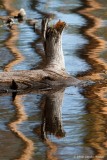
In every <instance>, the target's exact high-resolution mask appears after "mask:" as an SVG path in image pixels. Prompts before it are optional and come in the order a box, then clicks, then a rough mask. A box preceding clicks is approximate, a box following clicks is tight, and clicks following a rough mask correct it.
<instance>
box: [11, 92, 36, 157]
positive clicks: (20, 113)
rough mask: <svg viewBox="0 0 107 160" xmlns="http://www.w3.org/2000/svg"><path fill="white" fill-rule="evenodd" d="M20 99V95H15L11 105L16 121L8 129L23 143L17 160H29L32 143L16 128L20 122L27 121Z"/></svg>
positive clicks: (32, 148)
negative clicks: (14, 110) (13, 107)
mask: <svg viewBox="0 0 107 160" xmlns="http://www.w3.org/2000/svg"><path fill="white" fill-rule="evenodd" d="M22 98H23V96H22V95H17V96H16V97H15V100H14V102H13V104H14V106H15V107H16V120H15V121H13V122H11V123H10V124H9V127H10V129H11V131H12V132H13V133H14V134H15V135H16V136H18V137H19V138H20V139H21V140H22V141H23V142H24V145H25V147H24V149H23V151H22V154H21V155H20V158H18V159H17V160H30V159H31V157H32V155H33V151H34V143H33V141H32V140H30V139H29V138H27V137H26V136H25V135H24V134H23V133H22V132H21V131H19V130H18V127H17V125H18V124H21V123H22V122H24V121H26V120H27V115H26V113H25V111H24V106H23V101H22Z"/></svg>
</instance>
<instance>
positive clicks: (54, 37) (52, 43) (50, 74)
mask: <svg viewBox="0 0 107 160" xmlns="http://www.w3.org/2000/svg"><path fill="white" fill-rule="evenodd" d="M48 23H49V22H48V19H43V20H42V27H41V33H42V39H43V46H44V52H45V57H46V63H45V64H46V65H45V67H44V68H43V69H37V70H28V71H10V72H1V73H0V91H1V92H2V91H10V92H11V90H25V89H28V88H35V89H44V88H47V87H48V88H54V87H55V86H61V85H62V86H64V85H67V86H69V85H76V84H78V83H80V81H79V80H77V79H76V78H74V77H72V76H70V75H69V74H68V73H67V72H66V70H65V63H64V55H63V50H62V32H63V29H64V28H65V26H66V24H65V22H61V21H59V22H57V23H56V24H55V25H53V26H52V27H49V25H48ZM16 86H17V87H16Z"/></svg>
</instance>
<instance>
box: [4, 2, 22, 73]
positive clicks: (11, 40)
mask: <svg viewBox="0 0 107 160" xmlns="http://www.w3.org/2000/svg"><path fill="white" fill-rule="evenodd" d="M13 2H14V0H11V1H9V0H4V1H3V4H4V7H5V10H6V11H7V12H8V13H9V16H15V15H17V13H18V11H17V10H16V8H14V7H12V3H13ZM18 36H19V31H18V27H17V26H16V25H14V27H13V28H12V29H11V30H10V36H9V37H8V39H7V40H6V42H5V45H6V47H7V48H8V49H9V50H10V51H11V53H12V54H13V55H14V56H15V59H14V60H12V61H11V62H10V63H9V64H7V65H6V66H5V68H4V71H10V70H12V67H13V66H15V65H16V64H19V63H20V62H21V61H23V60H24V57H23V56H22V54H21V53H20V51H19V50H18V49H17V47H16V43H17V40H18Z"/></svg>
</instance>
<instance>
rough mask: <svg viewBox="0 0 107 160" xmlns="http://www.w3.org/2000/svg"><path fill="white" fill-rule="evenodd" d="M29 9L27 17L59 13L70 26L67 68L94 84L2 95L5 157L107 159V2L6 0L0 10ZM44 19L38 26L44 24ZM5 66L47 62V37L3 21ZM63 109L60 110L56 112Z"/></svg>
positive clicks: (1, 63) (0, 51) (0, 37)
mask: <svg viewBox="0 0 107 160" xmlns="http://www.w3.org/2000/svg"><path fill="white" fill-rule="evenodd" d="M22 7H23V8H24V9H25V10H26V12H27V17H28V18H43V17H44V15H45V16H46V15H47V16H51V15H52V14H54V20H53V21H52V22H51V23H52V24H53V23H54V22H56V21H57V20H59V19H61V20H63V21H65V22H66V23H67V24H68V26H67V28H66V29H65V31H64V33H63V50H64V57H65V64H66V70H67V72H69V74H71V75H74V76H76V77H78V78H80V79H88V80H89V79H90V80H93V81H96V80H98V81H101V82H100V83H96V84H94V85H92V86H86V87H75V86H71V87H69V88H62V89H60V90H57V91H53V92H47V94H36V93H27V94H20V95H16V97H15V99H14V100H13V99H12V95H10V94H4V95H3V94H1V95H0V111H1V112H0V122H1V123H0V159H1V160H11V159H19V160H35V159H38V160H59V159H61V160H71V159H72V160H75V159H78V160H81V159H84V160H85V159H86V160H87V159H93V160H96V159H104V160H105V159H106V158H107V140H106V139H107V136H106V133H107V130H106V122H107V116H106V114H107V108H106V107H107V100H106V97H107V94H106V93H107V88H106V84H105V83H103V82H104V81H103V78H106V77H107V75H106V67H107V65H106V62H107V54H106V38H107V36H106V34H105V33H106V25H107V19H106V13H105V10H106V9H107V5H106V4H105V1H103V0H102V1H101V0H98V1H94V2H93V1H87V0H84V2H83V1H80V0H67V1H65V0H55V1H53V0H49V1H47V0H40V1H36V0H26V2H25V1H23V0H14V1H13V0H12V1H11V3H10V1H8V0H4V1H2V2H1V3H0V15H1V16H6V15H14V13H15V12H16V10H19V9H20V8H22ZM40 23H41V20H40V22H39V23H38V24H37V26H36V27H37V28H40ZM0 25H1V27H0V56H1V60H0V71H1V72H3V71H10V70H31V69H36V68H37V67H39V66H40V64H42V61H43V56H42V51H43V49H42V48H43V47H42V42H41V38H40V35H39V34H38V32H37V31H36V32H34V29H33V27H32V26H30V25H29V24H27V23H25V22H23V23H20V24H17V25H16V26H15V28H14V29H13V30H9V29H8V28H7V27H6V26H5V27H3V26H2V25H3V24H2V21H1V22H0ZM57 111H58V112H57Z"/></svg>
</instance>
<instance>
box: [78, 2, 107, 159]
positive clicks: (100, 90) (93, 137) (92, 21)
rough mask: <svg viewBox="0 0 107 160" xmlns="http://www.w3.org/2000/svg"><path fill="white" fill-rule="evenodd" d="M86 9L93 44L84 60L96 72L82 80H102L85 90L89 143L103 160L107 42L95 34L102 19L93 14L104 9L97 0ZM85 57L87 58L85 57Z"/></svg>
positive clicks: (105, 151)
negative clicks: (101, 57)
mask: <svg viewBox="0 0 107 160" xmlns="http://www.w3.org/2000/svg"><path fill="white" fill-rule="evenodd" d="M83 4H84V6H85V7H81V8H80V10H79V13H80V14H81V15H82V16H83V17H84V18H86V19H87V20H88V25H87V26H85V27H83V28H82V30H81V31H82V32H83V34H84V35H85V36H86V37H87V39H88V40H89V44H87V45H86V46H85V48H84V52H83V55H82V56H83V57H84V56H85V59H86V61H87V62H88V63H89V64H91V66H92V70H90V72H89V73H85V74H84V75H83V77H81V78H82V79H91V80H101V82H97V83H96V84H94V85H93V86H88V87H86V88H85V90H84V92H83V94H84V95H85V97H86V98H88V100H89V101H88V103H87V105H86V110H87V112H88V115H89V117H90V118H89V121H90V123H89V126H87V130H88V134H87V136H86V137H85V143H86V144H87V145H88V146H90V147H91V148H93V151H94V156H93V158H92V159H93V160H100V159H104V158H106V157H107V129H106V122H107V117H106V114H107V108H106V107H107V100H106V97H105V95H106V93H107V83H106V80H105V79H104V77H103V76H102V73H103V71H106V69H107V64H106V63H105V62H104V61H103V59H100V57H99V53H100V52H102V51H103V50H105V49H106V42H105V41H104V40H103V39H100V38H99V37H98V36H97V35H96V34H95V32H96V31H97V29H98V28H99V27H101V26H100V24H101V19H100V18H97V17H96V16H94V15H93V14H92V11H95V10H96V9H100V8H101V7H102V6H101V5H100V4H99V3H97V1H95V0H94V1H93V0H90V1H88V0H85V1H84V2H83ZM84 54H85V55H84Z"/></svg>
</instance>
